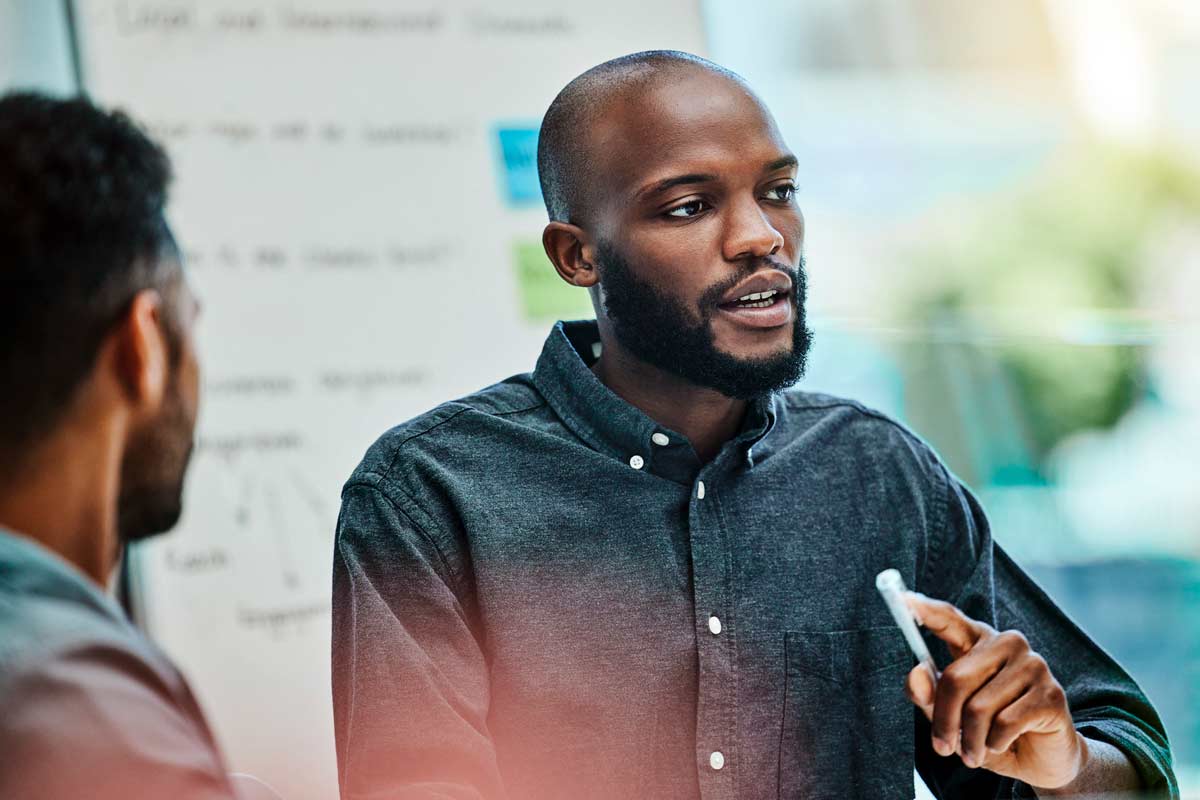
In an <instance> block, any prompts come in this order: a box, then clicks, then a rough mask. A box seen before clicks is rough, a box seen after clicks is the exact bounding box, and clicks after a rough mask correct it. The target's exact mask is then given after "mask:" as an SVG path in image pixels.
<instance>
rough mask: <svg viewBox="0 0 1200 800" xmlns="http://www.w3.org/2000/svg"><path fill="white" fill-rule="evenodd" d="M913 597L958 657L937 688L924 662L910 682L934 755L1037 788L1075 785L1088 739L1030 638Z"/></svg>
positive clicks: (912, 603) (917, 610)
mask: <svg viewBox="0 0 1200 800" xmlns="http://www.w3.org/2000/svg"><path fill="white" fill-rule="evenodd" d="M907 599H908V604H909V607H910V608H911V609H912V611H913V613H914V614H915V615H916V618H917V621H918V622H919V623H921V624H922V625H924V626H925V627H926V628H928V629H929V631H930V632H932V633H933V634H934V635H935V636H937V637H938V638H939V639H941V640H942V641H943V642H945V643H946V644H947V645H948V646H949V648H950V654H951V656H953V658H954V661H953V662H952V663H951V664H950V665H949V666H947V667H946V669H945V671H944V672H943V673H942V676H941V678H940V679H939V680H938V681H937V686H936V689H935V687H934V682H933V678H932V676H931V675H930V674H929V671H928V669H927V668H926V667H925V666H924V665H922V664H918V665H917V666H916V667H915V668H914V669H913V670H912V672H910V673H909V674H908V680H907V682H906V684H905V689H906V691H907V692H908V696H909V698H910V699H911V700H912V701H913V703H915V704H916V705H917V707H919V708H920V709H921V711H923V712H924V713H925V716H926V717H927V718H928V719H929V721H930V722H931V723H932V725H933V749H934V750H935V751H936V752H937V753H938V754H939V755H943V756H949V755H953V754H955V753H958V755H959V756H961V757H962V760H963V763H964V764H966V765H967V766H968V767H982V768H983V769H986V770H989V771H991V772H995V773H997V774H999V775H1004V776H1007V777H1010V778H1016V779H1017V780H1021V781H1024V782H1025V783H1027V784H1029V785H1030V786H1033V787H1034V788H1042V789H1055V788H1058V787H1062V786H1065V785H1066V784H1069V783H1071V781H1073V780H1075V778H1076V776H1078V775H1079V773H1080V772H1081V770H1082V769H1083V767H1084V765H1085V764H1086V762H1087V759H1088V746H1087V740H1086V739H1084V738H1083V736H1081V735H1080V734H1079V733H1078V732H1077V731H1076V730H1075V726H1074V724H1073V722H1072V720H1071V710H1070V708H1068V706H1067V696H1066V693H1065V692H1064V691H1063V688H1062V686H1060V685H1059V683H1058V681H1056V680H1055V679H1054V676H1053V675H1052V674H1051V673H1050V668H1049V666H1047V664H1046V660H1045V659H1043V658H1042V657H1041V656H1039V655H1038V654H1037V653H1035V652H1033V651H1032V650H1031V649H1030V647H1029V642H1028V641H1027V640H1026V639H1025V637H1024V636H1022V635H1021V634H1020V633H1018V632H1017V631H1004V632H1001V633H998V632H996V630H995V629H994V628H992V627H991V626H989V625H987V624H985V623H982V622H979V621H977V620H973V619H971V618H970V617H968V616H967V615H966V614H964V613H962V612H961V611H959V610H958V609H957V608H955V607H954V606H953V605H951V604H950V603H945V602H942V601H940V600H932V599H930V598H928V597H925V596H924V595H920V594H916V593H913V592H910V593H908V595H907Z"/></svg>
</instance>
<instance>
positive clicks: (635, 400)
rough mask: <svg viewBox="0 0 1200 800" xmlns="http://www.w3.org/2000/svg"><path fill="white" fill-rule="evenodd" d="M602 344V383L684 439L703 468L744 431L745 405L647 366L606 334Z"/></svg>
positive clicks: (596, 368)
mask: <svg viewBox="0 0 1200 800" xmlns="http://www.w3.org/2000/svg"><path fill="white" fill-rule="evenodd" d="M601 341H602V342H603V351H602V352H603V356H602V357H601V358H600V360H599V361H597V362H596V363H595V364H593V365H592V372H593V373H595V375H596V377H597V378H599V379H600V382H601V383H603V384H604V385H605V386H607V387H608V388H609V389H611V390H612V391H613V392H614V393H615V394H616V395H617V396H618V397H620V398H621V399H622V400H624V401H625V402H627V403H629V404H630V405H632V406H634V407H635V408H638V409H640V410H641V411H642V412H643V413H645V414H646V416H648V417H650V419H652V420H654V421H655V422H657V423H659V424H660V425H662V426H664V427H666V428H669V429H671V430H673V431H678V432H679V433H682V434H683V435H684V436H686V437H687V438H688V441H689V442H691V444H692V449H694V450H695V451H696V455H697V456H698V457H699V458H700V461H701V462H702V463H708V462H709V461H711V460H712V459H713V458H714V457H715V456H716V455H717V453H719V452H720V451H721V448H722V447H723V446H724V445H725V443H726V442H727V441H729V440H730V439H732V438H733V437H734V435H735V434H736V433H737V431H738V429H739V428H740V427H741V424H742V417H743V416H745V413H746V401H745V400H736V399H734V398H731V397H726V396H725V395H723V394H721V393H720V392H718V391H716V390H714V389H709V388H707V387H703V386H697V385H696V384H694V383H691V382H690V381H687V380H685V379H683V378H681V377H679V376H678V375H674V374H671V373H669V372H666V371H665V370H662V369H659V368H658V367H655V366H652V365H650V364H647V363H646V362H645V361H642V360H640V359H638V358H637V357H635V356H633V355H632V354H631V353H629V352H628V351H627V350H625V349H624V348H622V347H621V346H620V345H619V344H618V343H617V342H616V340H615V339H614V337H612V336H611V335H607V332H606V331H604V330H603V329H602V330H601Z"/></svg>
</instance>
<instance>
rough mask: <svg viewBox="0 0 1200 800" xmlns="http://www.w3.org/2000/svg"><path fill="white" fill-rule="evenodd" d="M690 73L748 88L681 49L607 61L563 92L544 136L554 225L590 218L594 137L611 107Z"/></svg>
mask: <svg viewBox="0 0 1200 800" xmlns="http://www.w3.org/2000/svg"><path fill="white" fill-rule="evenodd" d="M687 70H692V71H702V72H707V73H710V74H713V75H716V76H720V77H722V78H725V79H727V80H729V81H731V82H734V83H737V84H739V85H741V86H743V87H745V86H746V84H745V81H744V80H743V79H742V78H741V77H740V76H739V75H737V74H736V73H734V72H731V71H730V70H727V69H725V68H724V67H722V66H720V65H718V64H714V63H713V62H711V61H709V60H707V59H704V58H701V57H700V56H696V55H692V54H691V53H684V52H681V51H678V50H646V51H643V52H640V53H631V54H630V55H626V56H620V57H619V58H614V59H612V60H610V61H605V62H604V63H603V64H599V65H597V66H595V67H592V68H591V69H589V70H588V71H587V72H584V73H583V74H582V75H579V76H578V77H576V78H575V79H574V80H572V81H571V82H570V83H568V84H567V85H566V86H565V87H563V90H562V91H560V92H559V93H558V96H557V97H555V98H554V102H552V103H551V104H550V108H549V109H547V111H546V116H545V117H544V118H543V119H542V127H541V132H540V134H539V136H538V179H539V180H540V182H541V187H542V199H543V200H544V201H545V203H546V213H547V214H548V215H549V216H550V219H551V220H554V221H557V222H576V223H579V222H581V221H582V220H583V218H584V217H585V216H586V213H587V210H588V190H587V187H588V185H589V183H590V182H591V181H590V178H591V177H592V175H593V172H594V170H595V159H594V158H593V157H592V154H591V153H590V152H589V149H590V144H591V137H590V136H589V135H588V134H589V132H590V131H592V129H593V128H594V126H595V123H596V122H597V121H598V120H599V119H600V118H602V117H603V116H604V112H605V110H606V109H607V108H608V107H609V105H610V104H611V103H613V102H615V101H618V100H628V99H630V98H632V97H634V96H636V95H637V94H639V93H640V92H641V91H642V90H645V89H647V88H649V87H650V86H651V85H653V84H656V83H657V82H659V81H661V80H663V79H665V78H667V77H669V76H672V75H676V74H678V73H679V72H680V71H687ZM746 91H747V92H749V88H748V87H746Z"/></svg>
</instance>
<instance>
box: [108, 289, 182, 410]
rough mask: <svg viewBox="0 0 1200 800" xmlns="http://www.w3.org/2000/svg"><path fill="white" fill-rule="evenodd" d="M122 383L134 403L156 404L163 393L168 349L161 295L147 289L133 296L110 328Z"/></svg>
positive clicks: (166, 376)
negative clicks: (113, 326) (125, 309)
mask: <svg viewBox="0 0 1200 800" xmlns="http://www.w3.org/2000/svg"><path fill="white" fill-rule="evenodd" d="M112 335H113V336H115V337H116V342H115V344H116V361H115V363H116V368H117V372H118V377H119V379H120V382H121V386H122V387H123V388H124V389H125V392H126V395H127V397H128V399H129V401H130V402H131V403H132V404H133V405H135V406H142V407H147V406H148V407H152V408H153V407H157V406H158V405H159V404H160V403H162V399H163V395H164V394H166V390H167V381H168V377H169V372H170V363H169V362H170V350H169V348H168V346H167V340H166V335H165V334H164V330H163V298H162V295H160V294H159V293H158V292H156V291H154V290H152V289H146V290H143V291H140V292H138V293H137V295H135V296H134V298H133V302H132V303H130V305H129V309H128V310H127V311H126V312H125V315H124V316H122V317H121V319H120V321H119V322H118V323H117V326H116V328H115V329H114V330H113V334H112Z"/></svg>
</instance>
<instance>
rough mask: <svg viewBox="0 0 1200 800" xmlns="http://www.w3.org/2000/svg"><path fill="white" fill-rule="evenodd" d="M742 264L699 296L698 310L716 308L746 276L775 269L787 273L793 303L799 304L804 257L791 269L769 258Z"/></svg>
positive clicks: (805, 283)
mask: <svg viewBox="0 0 1200 800" xmlns="http://www.w3.org/2000/svg"><path fill="white" fill-rule="evenodd" d="M742 263H743V264H744V265H745V266H744V267H743V268H742V269H739V270H738V271H737V272H735V273H734V274H732V275H730V276H729V277H728V278H725V279H724V280H722V281H719V282H718V283H714V284H713V285H712V286H710V287H708V288H707V289H705V290H704V291H703V292H702V293H701V294H700V300H699V306H700V308H702V309H706V310H707V309H712V308H716V307H717V306H718V305H719V304H720V302H721V298H722V297H724V296H725V294H726V293H727V292H728V291H729V290H730V289H732V288H733V287H735V286H737V285H738V284H739V283H741V282H742V281H744V280H745V279H746V278H747V277H748V276H750V275H753V274H754V273H755V272H758V271H759V270H763V269H777V270H779V271H780V272H785V273H787V275H788V277H790V278H791V279H792V301H793V302H799V301H800V299H801V298H803V297H804V292H805V288H806V286H807V281H806V280H805V272H804V266H805V260H804V256H800V264H799V265H798V266H795V267H793V266H792V265H791V264H786V263H784V262H782V261H779V260H778V259H774V258H771V257H770V256H767V257H764V258H755V259H748V260H746V261H744V262H742Z"/></svg>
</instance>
